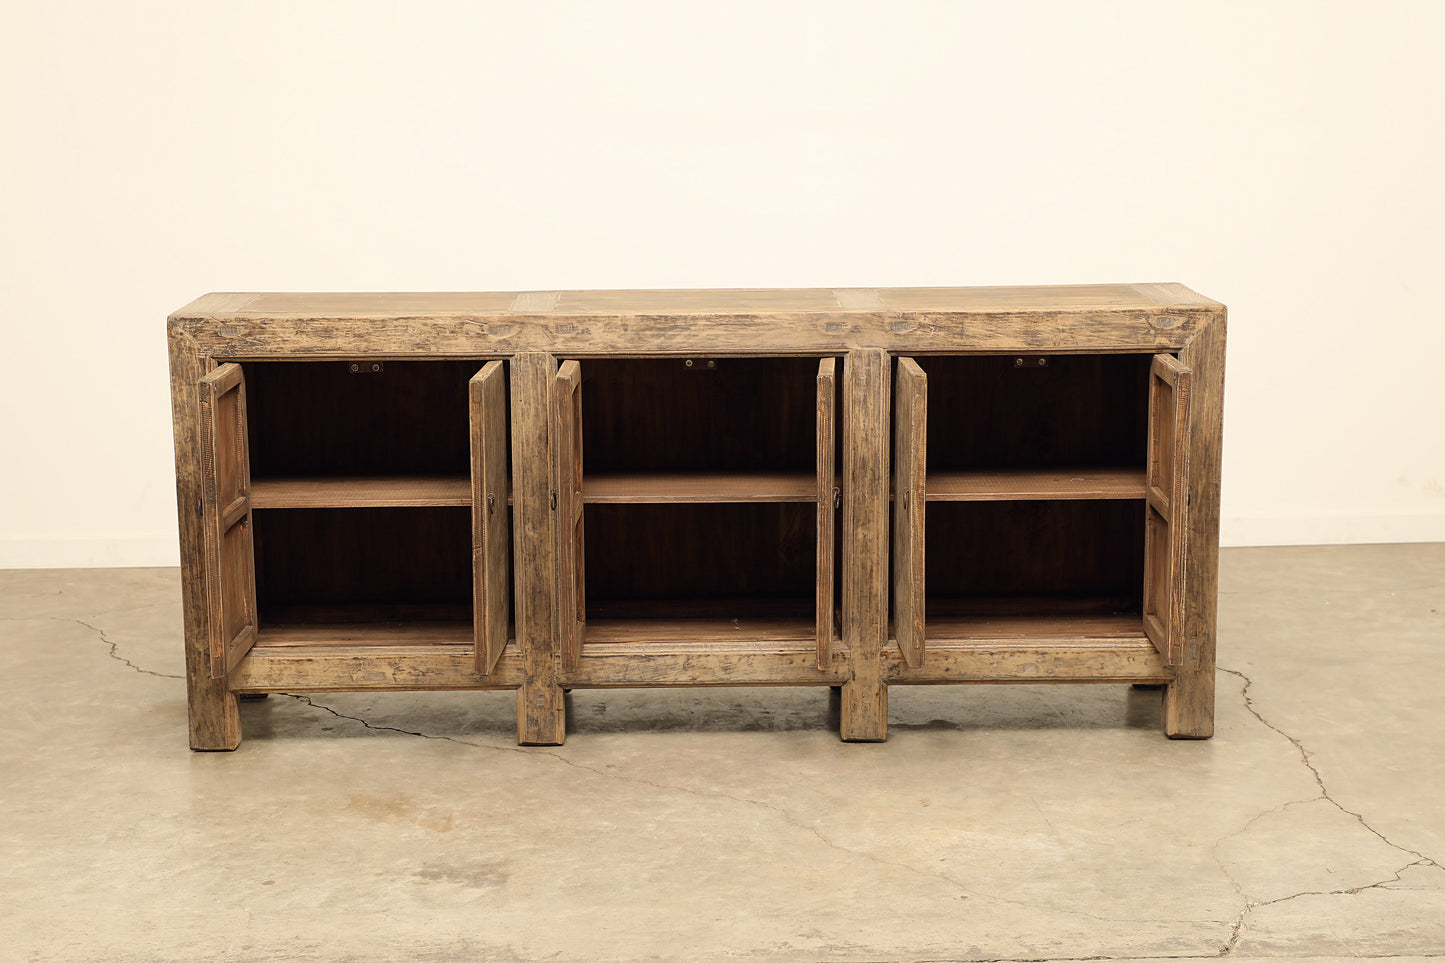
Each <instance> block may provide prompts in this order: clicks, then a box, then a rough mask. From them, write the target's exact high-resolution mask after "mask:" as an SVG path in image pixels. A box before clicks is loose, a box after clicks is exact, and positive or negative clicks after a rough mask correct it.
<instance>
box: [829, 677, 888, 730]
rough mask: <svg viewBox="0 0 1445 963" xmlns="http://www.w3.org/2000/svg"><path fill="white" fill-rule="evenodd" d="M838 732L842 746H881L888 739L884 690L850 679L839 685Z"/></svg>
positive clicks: (876, 685) (874, 684)
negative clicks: (843, 744)
mask: <svg viewBox="0 0 1445 963" xmlns="http://www.w3.org/2000/svg"><path fill="white" fill-rule="evenodd" d="M839 732H840V734H841V735H842V736H843V740H844V741H845V742H882V741H883V740H884V739H887V738H888V686H886V685H884V684H883V683H882V682H873V683H872V684H869V683H867V682H864V681H862V680H858V679H854V680H852V681H850V682H846V683H844V685H843V718H842V723H841V725H840V726H839Z"/></svg>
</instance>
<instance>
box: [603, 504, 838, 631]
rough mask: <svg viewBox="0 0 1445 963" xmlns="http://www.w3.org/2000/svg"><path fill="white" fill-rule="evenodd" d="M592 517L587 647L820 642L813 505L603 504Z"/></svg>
mask: <svg viewBox="0 0 1445 963" xmlns="http://www.w3.org/2000/svg"><path fill="white" fill-rule="evenodd" d="M587 513H588V514H587V536H586V552H587V628H586V638H585V643H586V644H589V645H590V644H593V643H602V642H616V641H629V640H631V641H641V640H650V641H689V640H702V639H729V638H731V639H760V638H765V639H812V638H813V637H814V606H815V590H816V578H815V570H814V566H815V558H816V556H815V541H816V526H815V519H814V511H813V506H812V505H811V504H798V503H791V504H790V503H781V502H774V503H756V504H716V503H703V504H677V505H609V504H601V505H591V506H589V507H588V508H587Z"/></svg>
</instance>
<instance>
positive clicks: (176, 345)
mask: <svg viewBox="0 0 1445 963" xmlns="http://www.w3.org/2000/svg"><path fill="white" fill-rule="evenodd" d="M167 340H168V347H169V350H170V369H171V414H172V419H171V424H172V426H173V428H174V432H175V453H176V516H177V520H178V522H179V526H180V550H181V612H182V622H183V631H184V636H185V659H186V716H187V728H188V732H189V736H190V746H191V748H192V749H197V750H230V749H235V748H236V746H238V745H239V744H240V742H241V722H240V714H239V712H238V710H237V706H236V697H235V695H234V694H233V693H232V692H231V691H230V689H229V688H228V687H227V682H226V680H224V679H213V678H211V644H210V637H211V623H210V619H209V617H208V614H207V607H206V552H205V535H204V524H203V521H202V511H201V421H200V381H201V378H203V377H204V376H205V374H206V371H207V365H206V359H205V356H204V355H203V353H202V352H201V350H200V348H199V347H198V346H197V345H196V343H195V341H193V340H192V339H191V338H190V337H189V336H188V335H187V334H186V333H185V332H184V331H183V330H181V329H180V328H178V327H177V326H174V325H172V326H171V327H170V329H169V332H168V339H167Z"/></svg>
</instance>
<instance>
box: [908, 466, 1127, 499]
mask: <svg viewBox="0 0 1445 963" xmlns="http://www.w3.org/2000/svg"><path fill="white" fill-rule="evenodd" d="M926 491H927V495H926V499H927V500H928V501H931V502H993V501H1067V500H1075V499H1130V498H1140V499H1142V498H1143V497H1144V495H1145V493H1146V491H1147V489H1146V487H1145V482H1144V469H1143V468H1142V467H1141V468H1067V469H1061V468H1048V469H993V470H988V471H978V470H970V471H930V472H929V473H928V478H927V481H926Z"/></svg>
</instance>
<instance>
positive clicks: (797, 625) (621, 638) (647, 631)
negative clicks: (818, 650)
mask: <svg viewBox="0 0 1445 963" xmlns="http://www.w3.org/2000/svg"><path fill="white" fill-rule="evenodd" d="M813 626H814V623H813V620H812V619H809V618H736V619H666V618H664V619H588V621H587V633H586V636H585V640H586V641H585V645H584V651H585V646H590V645H599V644H601V645H605V644H617V643H642V642H651V643H674V642H678V643H690V642H705V643H708V644H709V645H712V644H715V643H734V642H735V643H755V642H781V641H795V642H804V641H807V642H809V643H811V642H812V640H813V639H814V638H815V630H814V627H813Z"/></svg>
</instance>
